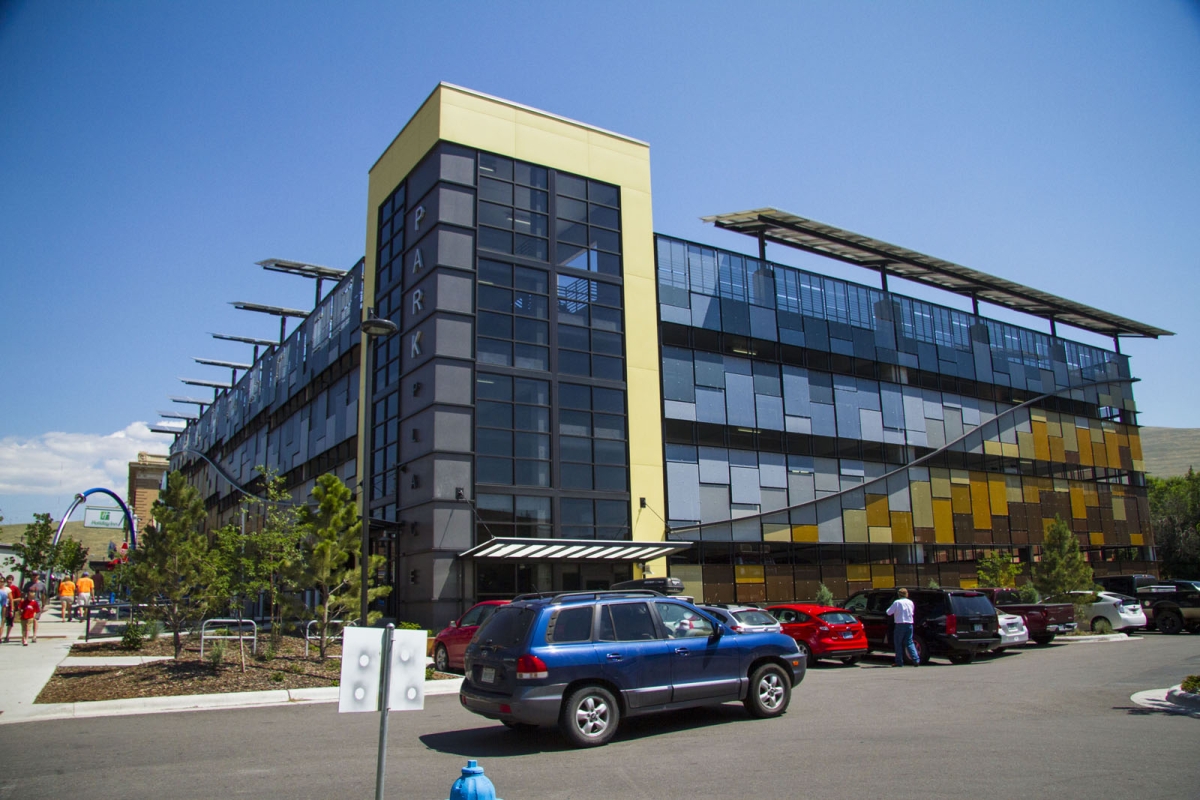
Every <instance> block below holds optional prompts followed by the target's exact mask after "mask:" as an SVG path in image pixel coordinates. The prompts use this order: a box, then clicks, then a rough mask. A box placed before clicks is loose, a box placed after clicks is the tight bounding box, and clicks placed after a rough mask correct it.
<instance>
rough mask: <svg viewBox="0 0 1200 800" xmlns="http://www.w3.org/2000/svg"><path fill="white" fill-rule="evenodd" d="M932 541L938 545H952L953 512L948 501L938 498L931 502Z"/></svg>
mask: <svg viewBox="0 0 1200 800" xmlns="http://www.w3.org/2000/svg"><path fill="white" fill-rule="evenodd" d="M933 540H934V541H935V542H937V543H938V544H954V510H953V508H951V506H950V501H949V500H944V499H942V498H940V497H937V498H934V501H933Z"/></svg>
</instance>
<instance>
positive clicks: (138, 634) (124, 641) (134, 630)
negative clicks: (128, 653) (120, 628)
mask: <svg viewBox="0 0 1200 800" xmlns="http://www.w3.org/2000/svg"><path fill="white" fill-rule="evenodd" d="M144 627H145V626H144V625H142V623H140V622H137V621H135V620H130V621H129V624H128V625H126V626H125V632H124V633H122V634H121V647H122V648H124V649H126V650H141V649H142V643H143V642H145V639H144V638H143V636H142V629H143V628H144Z"/></svg>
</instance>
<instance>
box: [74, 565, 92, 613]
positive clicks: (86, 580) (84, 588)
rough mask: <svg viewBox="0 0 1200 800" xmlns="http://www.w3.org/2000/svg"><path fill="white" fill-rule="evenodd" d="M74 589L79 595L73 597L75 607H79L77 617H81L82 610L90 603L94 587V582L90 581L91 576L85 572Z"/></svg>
mask: <svg viewBox="0 0 1200 800" xmlns="http://www.w3.org/2000/svg"><path fill="white" fill-rule="evenodd" d="M75 589H76V591H78V592H79V596H78V597H77V598H75V607H76V608H77V609H79V618H80V619H83V612H84V610H85V609H86V608H87V607H88V606H89V605H91V603H92V593H93V592H94V591H95V589H96V584H95V583H93V582H92V579H91V577H90V576H89V575H88V574H87V573H86V572H85V573H83V576H82V577H80V579H79V583H78V584H77V585H76V586H75Z"/></svg>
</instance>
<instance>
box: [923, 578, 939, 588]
mask: <svg viewBox="0 0 1200 800" xmlns="http://www.w3.org/2000/svg"><path fill="white" fill-rule="evenodd" d="M925 588H926V589H940V588H942V585H941V584H940V583H938V582H937V581H935V580H934V579H933V578H930V579H929V584H928V585H927V586H926V587H925Z"/></svg>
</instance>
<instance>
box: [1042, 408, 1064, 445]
mask: <svg viewBox="0 0 1200 800" xmlns="http://www.w3.org/2000/svg"><path fill="white" fill-rule="evenodd" d="M1061 419H1062V418H1061V417H1059V415H1058V414H1055V413H1054V412H1050V413H1049V414H1047V415H1046V435H1047V436H1057V437H1058V438H1059V439H1061V438H1062V435H1063V433H1062V430H1063V426H1062V422H1061V421H1060V420H1061Z"/></svg>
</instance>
